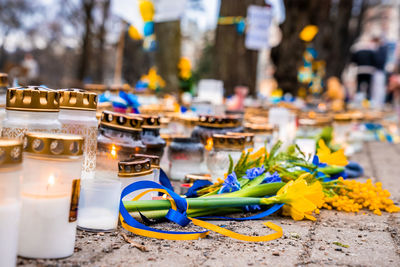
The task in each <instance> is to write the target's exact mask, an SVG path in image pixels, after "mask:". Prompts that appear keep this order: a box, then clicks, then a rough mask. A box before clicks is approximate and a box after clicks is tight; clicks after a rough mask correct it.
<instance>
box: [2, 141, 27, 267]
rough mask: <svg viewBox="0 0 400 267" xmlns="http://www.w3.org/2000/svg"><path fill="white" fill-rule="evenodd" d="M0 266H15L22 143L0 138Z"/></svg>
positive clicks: (19, 205) (19, 206) (19, 207)
mask: <svg viewBox="0 0 400 267" xmlns="http://www.w3.org/2000/svg"><path fill="white" fill-rule="evenodd" d="M0 155H1V157H0V266H2V267H3V266H4V267H9V266H10V267H12V266H15V265H16V259H17V247H18V243H17V241H18V224H19V217H20V210H21V204H20V192H19V184H20V181H21V178H22V177H21V176H22V172H21V167H22V164H21V163H22V142H21V141H17V140H11V139H1V138H0Z"/></svg>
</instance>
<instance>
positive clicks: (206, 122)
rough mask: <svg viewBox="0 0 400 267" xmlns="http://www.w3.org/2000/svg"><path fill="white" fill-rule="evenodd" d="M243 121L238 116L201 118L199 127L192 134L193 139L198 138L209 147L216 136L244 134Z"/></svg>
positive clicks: (206, 116)
mask: <svg viewBox="0 0 400 267" xmlns="http://www.w3.org/2000/svg"><path fill="white" fill-rule="evenodd" d="M242 131H243V127H242V126H241V120H240V118H239V117H238V116H210V115H202V116H199V121H198V125H197V126H196V127H195V128H194V130H193V132H192V137H193V138H198V139H200V140H201V142H202V143H203V144H204V145H208V144H209V143H210V142H209V140H211V139H212V136H213V135H214V134H225V133H227V132H242Z"/></svg>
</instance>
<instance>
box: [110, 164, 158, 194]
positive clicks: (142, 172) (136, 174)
mask: <svg viewBox="0 0 400 267" xmlns="http://www.w3.org/2000/svg"><path fill="white" fill-rule="evenodd" d="M118 178H119V180H120V181H121V183H122V187H121V190H124V188H125V187H127V186H128V185H130V184H132V183H134V182H138V181H152V182H154V173H153V170H152V168H151V162H150V159H130V160H127V161H120V162H119V163H118ZM144 191H146V190H144V189H143V190H137V191H134V192H132V193H130V194H128V195H126V196H125V197H124V198H123V199H122V200H132V199H133V198H134V197H136V196H137V195H139V194H140V193H142V192H144ZM152 196H153V194H152V193H148V194H145V195H144V196H143V197H142V198H140V199H141V200H151V199H152Z"/></svg>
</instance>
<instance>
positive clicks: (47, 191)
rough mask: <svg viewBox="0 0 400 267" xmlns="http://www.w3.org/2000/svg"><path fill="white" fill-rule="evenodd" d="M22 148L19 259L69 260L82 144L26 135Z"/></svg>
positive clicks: (67, 137)
mask: <svg viewBox="0 0 400 267" xmlns="http://www.w3.org/2000/svg"><path fill="white" fill-rule="evenodd" d="M24 144H25V147H24V149H25V153H24V156H25V163H24V182H23V185H22V194H21V195H22V212H21V223H20V228H19V229H20V230H19V245H18V255H20V256H22V257H27V258H64V257H68V256H70V255H72V253H73V252H74V246H75V234H76V217H77V205H78V198H79V181H80V180H79V179H80V175H81V170H82V160H83V158H82V154H83V138H82V137H80V136H76V135H66V134H45V133H27V134H26V136H25V142H24ZM38 244H40V246H38Z"/></svg>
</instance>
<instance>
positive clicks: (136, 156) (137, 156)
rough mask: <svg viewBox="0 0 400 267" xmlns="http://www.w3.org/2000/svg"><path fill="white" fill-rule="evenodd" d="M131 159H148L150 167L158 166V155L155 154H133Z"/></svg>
mask: <svg viewBox="0 0 400 267" xmlns="http://www.w3.org/2000/svg"><path fill="white" fill-rule="evenodd" d="M131 159H149V160H150V162H151V167H152V168H160V157H159V156H156V155H148V154H133V155H131Z"/></svg>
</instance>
